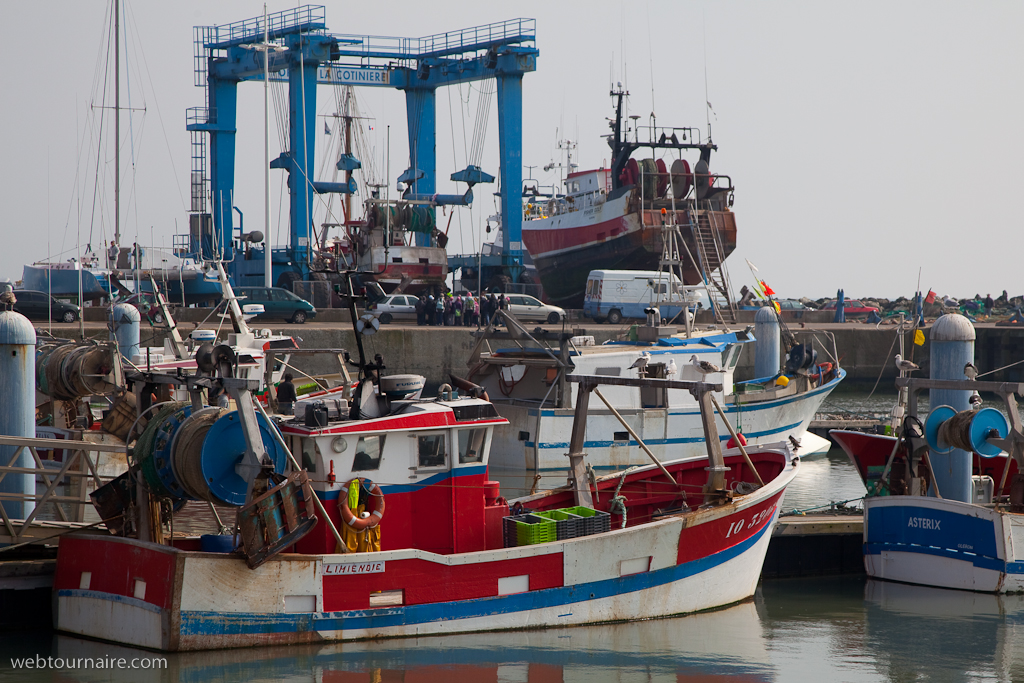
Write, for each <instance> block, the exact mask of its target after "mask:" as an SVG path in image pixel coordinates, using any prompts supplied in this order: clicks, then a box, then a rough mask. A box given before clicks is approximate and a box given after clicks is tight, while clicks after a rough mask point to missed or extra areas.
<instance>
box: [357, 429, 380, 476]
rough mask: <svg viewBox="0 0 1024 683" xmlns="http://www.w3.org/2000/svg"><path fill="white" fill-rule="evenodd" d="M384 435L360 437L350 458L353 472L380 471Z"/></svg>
mask: <svg viewBox="0 0 1024 683" xmlns="http://www.w3.org/2000/svg"><path fill="white" fill-rule="evenodd" d="M385 438H387V435H386V434H380V435H374V436H361V437H359V443H357V444H356V454H355V456H353V458H352V471H353V472H368V471H372V470H379V469H380V454H381V453H382V452H383V451H384V439H385Z"/></svg>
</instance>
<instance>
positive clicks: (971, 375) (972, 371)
mask: <svg viewBox="0 0 1024 683" xmlns="http://www.w3.org/2000/svg"><path fill="white" fill-rule="evenodd" d="M964 377H966V378H967V379H970V380H975V379H977V378H978V368H977V367H976V366H975V365H974V363H968V364H967V365H965V366H964Z"/></svg>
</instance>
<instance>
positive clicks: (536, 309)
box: [505, 294, 565, 324]
mask: <svg viewBox="0 0 1024 683" xmlns="http://www.w3.org/2000/svg"><path fill="white" fill-rule="evenodd" d="M505 297H506V298H507V299H508V310H509V311H511V313H512V315H514V316H515V317H517V318H519V319H520V320H537V321H539V322H548V323H551V324H554V323H557V322H558V321H559V320H562V319H563V318H565V309H564V308H559V307H558V306H551V305H549V304H545V303H542V302H541V300H540V299H537V298H534V297H532V296H529V295H527V294H506V295H505Z"/></svg>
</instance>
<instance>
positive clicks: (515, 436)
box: [469, 319, 846, 471]
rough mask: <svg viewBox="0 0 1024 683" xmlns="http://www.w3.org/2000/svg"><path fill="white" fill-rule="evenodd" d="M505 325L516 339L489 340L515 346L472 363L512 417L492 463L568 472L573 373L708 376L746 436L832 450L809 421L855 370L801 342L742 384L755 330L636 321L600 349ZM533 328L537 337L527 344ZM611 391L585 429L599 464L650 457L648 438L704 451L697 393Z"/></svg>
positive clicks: (473, 378)
mask: <svg viewBox="0 0 1024 683" xmlns="http://www.w3.org/2000/svg"><path fill="white" fill-rule="evenodd" d="M508 325H509V330H510V332H509V333H508V334H505V335H502V334H501V333H498V334H494V333H493V332H492V333H491V335H490V336H491V337H492V338H498V339H502V338H504V339H505V340H508V342H507V346H502V347H499V348H493V349H492V350H491V351H490V352H479V351H478V352H477V353H475V354H474V356H473V357H471V359H470V372H469V381H470V382H474V383H476V384H477V385H479V386H480V387H482V388H483V389H484V390H486V392H487V396H488V398H489V399H490V400H491V401H492V402H493V403H494V404H495V406H497V408H498V412H499V413H500V414H501V416H502V417H504V418H506V419H507V420H508V421H509V425H508V426H507V427H500V428H498V429H497V430H496V432H495V434H496V436H495V443H494V446H493V449H492V454H491V463H492V465H493V466H494V467H496V468H500V469H503V470H523V469H525V470H528V471H536V470H559V469H562V468H564V467H565V456H564V453H565V449H566V447H567V446H568V444H569V439H570V434H571V429H572V421H573V406H574V405H575V390H574V389H573V385H572V384H571V383H570V382H568V381H567V378H568V377H569V376H571V375H573V374H583V375H599V376H604V377H634V378H635V377H652V378H664V379H675V380H689V381H699V380H702V379H703V378H704V377H705V376H706V377H707V381H713V382H715V383H719V384H721V385H722V387H723V389H722V390H721V391H719V392H716V394H715V396H716V399H717V401H718V402H719V404H720V405H721V406H722V408H723V410H724V411H725V413H726V414H727V415H728V418H729V421H730V424H731V425H732V427H733V429H734V431H736V432H738V433H740V434H742V435H743V437H744V439H745V441H744V443H751V444H762V443H772V442H778V441H785V440H788V439H790V438H791V439H792V440H793V446H794V449H795V452H796V454H797V455H799V456H801V457H808V456H812V455H819V454H823V453H826V452H828V449H829V447H830V444H829V441H828V440H827V439H823V438H821V437H819V436H816V435H815V434H813V433H811V432H809V431H807V428H808V426H809V425H810V422H811V420H812V419H813V418H814V414H815V412H817V410H818V407H819V406H820V405H821V404H822V402H823V401H824V400H825V399H826V398H827V397H828V395H829V394H830V393H831V392H832V391H833V390H834V389H835V388H836V386H837V385H838V384H839V382H840V381H842V379H843V378H844V377H845V376H846V371H845V370H843V369H842V368H840V367H838V363H831V362H823V363H818V362H817V351H816V350H815V349H811V348H810V347H809V345H799V346H798V349H799V351H798V354H799V355H800V356H801V357H800V358H797V359H794V360H792V361H791V362H787V367H785V368H780V372H779V373H778V374H776V375H774V376H772V377H764V378H760V379H754V380H748V381H742V382H741V381H736V380H735V371H736V366H737V364H738V362H739V360H740V354H741V352H742V351H743V348H744V347H745V346H746V345H748V344H753V343H757V342H756V340H755V338H754V336H753V334H751V332H750V330H749V329H748V330H740V331H728V330H726V331H721V330H717V331H708V332H706V333H704V334H700V333H697V334H695V335H693V336H691V337H686V336H685V335H683V334H675V328H666V327H651V326H646V327H639V329H638V339H636V340H633V341H621V342H612V343H606V344H601V345H596V346H595V345H594V340H593V337H585V336H583V337H574V336H572V334H570V333H567V332H561V333H559V332H543V331H542V330H534V331H532V332H528V331H527V330H525V329H522V328H521V327H520V326H518V324H517V322H516V321H515V320H514V319H513V320H511V321H509V323H508ZM527 335H529V339H532V340H534V341H535V342H536V343H535V344H529V339H528V337H527ZM524 341H525V342H526V343H525V344H524ZM492 343H493V342H492ZM499 343H501V342H499ZM545 343H550V344H551V345H550V347H548V346H545V345H544V344H545ZM762 343H764V342H762ZM767 343H771V342H767ZM527 344H529V345H527ZM752 350H753V349H751V351H752ZM828 351H829V352H830V355H832V356H833V357H834V356H835V354H834V353H833V352H832V351H833V350H831V349H829V350H828ZM694 356H696V357H697V358H698V359H699V360H700V361H707V362H709V363H711V364H712V365H714V366H716V367H717V368H718V369H719V370H720V371H719V372H713V373H711V374H708V375H704V374H703V373H702V372H701V370H700V369H699V368H698V367H697V366H696V365H694V363H693V362H692V358H693V357H694ZM791 358H792V356H791ZM602 395H603V396H604V398H605V399H607V404H606V405H596V406H594V407H593V408H592V409H591V411H590V422H589V424H588V426H587V428H588V433H589V434H590V438H589V439H588V441H587V443H586V449H587V456H588V460H589V463H590V464H591V466H592V467H595V468H614V469H619V468H623V467H628V466H631V465H639V464H644V463H647V462H648V460H647V456H646V455H645V454H644V452H643V451H642V449H641V448H640V447H639V444H640V441H643V442H644V443H645V444H646V446H647V447H648V448H649V449H650V450H651V451H652V452H653V453H654V455H656V456H657V457H659V458H678V457H689V456H695V455H698V454H701V453H703V452H704V449H705V446H704V434H703V431H702V428H701V416H700V409H699V407H698V406H697V404H696V402H695V400H694V399H693V397H692V396H691V395H690V394H689V392H686V391H681V390H674V389H667V390H654V389H650V388H642V387H635V386H634V387H627V386H609V387H607V388H605V389H602ZM613 409H614V411H613ZM616 413H618V415H616ZM623 420H624V421H625V423H626V424H628V425H629V426H628V428H627V427H626V424H623ZM720 438H721V439H722V441H723V442H730V445H732V444H734V442H735V440H734V439H732V436H731V434H730V432H728V431H724V430H723V431H722V433H721V436H720Z"/></svg>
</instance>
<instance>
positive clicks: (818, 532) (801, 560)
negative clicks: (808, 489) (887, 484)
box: [761, 514, 864, 580]
mask: <svg viewBox="0 0 1024 683" xmlns="http://www.w3.org/2000/svg"><path fill="white" fill-rule="evenodd" d="M863 543H864V516H863V515H862V514H817V515H791V516H788V517H782V518H780V519H779V522H778V524H776V525H775V530H774V531H773V533H772V540H771V543H770V544H769V545H768V554H767V556H766V557H765V560H764V568H763V569H762V570H761V579H762V580H763V579H783V578H790V577H799V576H826V575H835V574H863V573H864V557H863V551H862V546H863Z"/></svg>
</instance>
